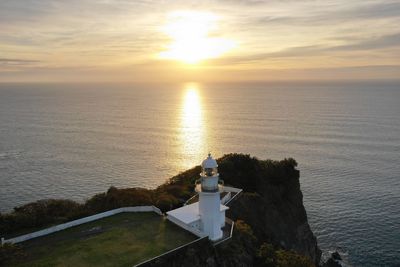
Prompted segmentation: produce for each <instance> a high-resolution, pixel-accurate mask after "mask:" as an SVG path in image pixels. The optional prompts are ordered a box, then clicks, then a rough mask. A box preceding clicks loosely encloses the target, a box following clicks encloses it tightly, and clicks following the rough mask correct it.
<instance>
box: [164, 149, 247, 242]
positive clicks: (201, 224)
mask: <svg viewBox="0 0 400 267" xmlns="http://www.w3.org/2000/svg"><path fill="white" fill-rule="evenodd" d="M195 191H196V192H197V195H198V201H197V202H194V203H193V201H192V202H190V200H192V199H196V197H197V195H194V196H193V197H192V198H190V199H189V200H188V201H186V204H185V205H184V206H183V207H180V208H177V209H174V210H171V211H168V212H167V219H168V220H170V221H171V222H173V223H175V224H176V225H179V226H180V227H182V228H184V229H186V230H188V231H190V232H191V233H193V234H195V235H197V236H199V237H208V238H209V239H210V240H211V241H213V242H216V243H218V242H222V241H221V240H226V239H227V238H230V237H231V236H232V230H233V223H232V222H231V220H229V219H228V218H225V211H226V210H228V209H229V208H228V207H227V206H226V205H224V204H226V203H227V202H229V201H231V200H232V199H233V198H235V197H236V196H237V195H238V194H239V193H240V192H241V191H242V190H241V189H238V188H234V187H230V186H228V187H227V186H223V181H222V180H220V179H219V174H218V164H217V161H216V160H215V159H214V158H213V157H212V156H211V153H210V154H208V157H207V158H206V159H205V160H203V162H202V163H201V173H200V179H198V180H197V181H196V184H195ZM221 193H224V194H223V197H222V198H221ZM189 203H191V204H189ZM229 227H230V229H231V230H230V231H229V229H228V228H229ZM222 229H224V231H222ZM227 229H228V231H226V230H227Z"/></svg>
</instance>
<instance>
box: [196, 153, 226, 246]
mask: <svg viewBox="0 0 400 267" xmlns="http://www.w3.org/2000/svg"><path fill="white" fill-rule="evenodd" d="M201 167H202V172H201V173H200V181H199V183H198V184H197V185H196V191H197V192H198V193H199V205H198V206H199V215H200V221H201V223H200V227H201V229H202V231H203V232H204V233H205V234H207V235H208V237H209V238H210V239H211V240H218V239H220V238H222V230H221V227H222V226H223V225H224V223H225V212H224V213H223V217H221V199H220V185H219V174H218V164H217V161H216V160H215V159H213V157H212V156H211V153H209V154H208V157H207V158H206V159H205V160H204V161H203V162H202V164H201Z"/></svg>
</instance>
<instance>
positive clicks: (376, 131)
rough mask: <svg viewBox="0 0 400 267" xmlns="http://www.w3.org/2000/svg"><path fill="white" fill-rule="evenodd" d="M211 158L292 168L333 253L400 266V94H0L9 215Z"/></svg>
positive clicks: (27, 88) (112, 90)
mask: <svg viewBox="0 0 400 267" xmlns="http://www.w3.org/2000/svg"><path fill="white" fill-rule="evenodd" d="M209 150H211V151H212V152H213V154H215V155H216V156H217V157H219V156H222V155H223V154H225V153H231V152H242V153H250V154H251V155H254V156H257V157H259V158H261V159H266V158H272V159H282V158H285V157H293V158H295V159H296V160H297V161H298V163H299V169H300V170H301V187H302V191H303V194H304V204H305V206H306V209H307V213H308V218H309V222H310V224H311V227H312V229H313V231H314V233H315V234H316V235H317V237H318V241H319V244H320V246H321V248H322V249H323V250H324V251H330V250H334V249H339V250H340V251H341V252H342V254H343V255H344V256H345V257H346V259H347V261H349V262H350V263H351V264H352V265H354V266H391V265H395V264H400V86H399V85H398V84H397V85H396V84H393V83H391V84H388V83H382V84H377V83H374V84H372V83H371V84H369V85H368V84H354V83H353V84H349V85H343V84H342V85H338V84H336V85H316V84H309V85H284V84H274V85H266V84H264V85H255V84H251V85H234V86H232V85H231V86H229V85H202V84H185V85H179V86H153V87H149V86H137V85H136V86H129V87H128V86H123V87H122V86H116V85H101V86H94V85H81V86H77V85H56V84H53V85H49V84H48V85H37V84H35V85H27V84H25V85H10V84H8V85H7V84H2V85H0V185H1V186H0V204H1V205H0V211H9V210H10V209H11V208H12V207H14V206H16V205H20V204H24V203H26V202H29V201H34V200H37V199H41V198H51V197H54V198H72V199H75V200H79V201H82V200H84V199H85V198H87V197H88V196H91V195H93V194H94V193H98V192H103V191H105V190H107V188H108V187H109V186H111V185H114V186H117V187H133V186H141V187H148V188H152V187H155V186H157V185H159V184H161V183H163V182H164V181H165V180H166V179H167V178H169V177H170V176H172V175H175V174H176V173H178V172H179V171H183V170H185V169H187V168H189V167H192V166H194V165H197V164H198V163H199V162H200V161H201V160H202V158H203V157H204V156H205V155H206V153H207V152H208V151H209Z"/></svg>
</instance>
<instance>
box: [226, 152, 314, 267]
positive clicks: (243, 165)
mask: <svg viewBox="0 0 400 267" xmlns="http://www.w3.org/2000/svg"><path fill="white" fill-rule="evenodd" d="M219 165H220V168H219V170H220V173H221V178H222V179H224V180H225V183H226V184H232V185H233V186H236V187H241V188H243V189H244V191H245V192H244V193H243V195H242V196H241V197H239V198H238V199H237V200H236V201H235V202H233V203H232V204H231V205H230V210H229V212H228V215H227V216H229V217H230V218H231V219H233V220H238V219H240V220H243V221H244V222H245V223H247V224H248V225H250V226H251V228H252V229H253V231H254V234H255V236H256V237H257V239H259V240H262V241H263V242H265V241H266V242H268V243H271V244H274V245H276V246H281V247H282V248H284V249H287V250H294V251H296V252H298V253H300V254H302V255H306V256H308V257H310V258H311V259H312V260H313V262H314V263H316V264H318V263H319V260H320V257H321V251H320V249H319V248H318V246H317V239H316V237H315V236H314V234H313V233H312V231H311V229H310V226H309V224H308V221H307V214H306V210H305V208H304V206H303V194H302V192H301V190H300V182H299V178H300V172H299V171H298V170H297V169H296V166H297V163H296V161H294V160H293V159H285V160H283V161H271V160H267V161H260V160H257V159H254V158H250V157H247V156H244V155H227V156H225V157H223V158H222V159H220V161H219ZM233 169H236V170H237V171H236V172H235V171H234V170H233Z"/></svg>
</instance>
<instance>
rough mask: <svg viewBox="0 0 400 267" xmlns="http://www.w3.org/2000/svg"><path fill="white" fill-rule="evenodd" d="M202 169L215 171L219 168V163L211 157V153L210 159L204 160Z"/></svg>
mask: <svg viewBox="0 0 400 267" xmlns="http://www.w3.org/2000/svg"><path fill="white" fill-rule="evenodd" d="M201 167H202V168H203V169H214V168H217V167H218V164H217V161H216V160H215V159H213V157H212V156H211V153H209V154H208V157H207V158H206V159H205V160H203V163H201Z"/></svg>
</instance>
